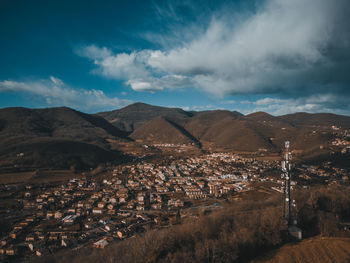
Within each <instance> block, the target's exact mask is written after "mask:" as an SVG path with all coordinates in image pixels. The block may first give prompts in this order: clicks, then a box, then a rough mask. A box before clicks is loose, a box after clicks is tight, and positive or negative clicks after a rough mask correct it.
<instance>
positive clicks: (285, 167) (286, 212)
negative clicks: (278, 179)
mask: <svg viewBox="0 0 350 263" xmlns="http://www.w3.org/2000/svg"><path fill="white" fill-rule="evenodd" d="M284 146H285V149H284V154H283V155H284V160H282V163H281V166H282V180H283V183H282V184H283V193H284V200H283V217H284V218H285V219H286V221H287V222H288V225H292V223H293V222H292V217H291V207H292V200H291V197H290V191H291V187H290V181H291V173H290V170H291V164H290V160H291V153H290V151H289V141H286V142H285V144H284Z"/></svg>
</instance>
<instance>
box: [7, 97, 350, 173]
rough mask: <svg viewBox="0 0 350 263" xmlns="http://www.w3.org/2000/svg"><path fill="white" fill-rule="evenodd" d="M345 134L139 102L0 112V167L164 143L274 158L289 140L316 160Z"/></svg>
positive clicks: (89, 161)
mask: <svg viewBox="0 0 350 263" xmlns="http://www.w3.org/2000/svg"><path fill="white" fill-rule="evenodd" d="M332 126H333V127H332ZM346 129H350V117H348V116H342V115H335V114H329V113H320V114H310V113H295V114H288V115H283V116H272V115H270V114H268V113H265V112H256V113H252V114H249V115H243V114H241V113H239V112H236V111H227V110H213V111H201V112H196V111H184V110H182V109H179V108H166V107H158V106H152V105H148V104H144V103H135V104H132V105H129V106H127V107H125V108H122V109H119V110H114V111H109V112H101V113H97V114H86V113H82V112H79V111H76V110H73V109H70V108H65V107H61V108H47V109H27V108H4V109H0V145H1V147H0V167H8V168H10V167H13V165H15V166H26V167H52V168H63V167H64V168H67V167H71V166H77V167H94V166H96V165H97V164H99V163H103V162H109V161H117V162H123V161H125V160H128V156H127V154H126V153H124V152H122V150H120V149H121V148H120V149H119V148H118V145H119V144H120V145H122V144H165V143H170V144H176V145H183V144H186V145H191V146H193V147H196V148H198V149H206V150H208V149H209V150H225V151H226V150H227V151H235V152H259V151H260V152H271V153H278V152H280V151H281V149H282V147H283V145H284V141H285V140H289V141H291V148H292V149H294V150H297V151H300V152H303V153H304V154H310V153H314V154H315V153H320V154H322V153H324V151H325V149H326V148H327V146H328V145H330V142H331V141H332V140H333V139H334V137H335V131H337V132H338V133H339V131H344V130H346ZM111 141H113V142H114V146H113V147H111V143H110V142H111ZM115 145H117V146H115ZM320 148H324V149H323V150H321V149H320Z"/></svg>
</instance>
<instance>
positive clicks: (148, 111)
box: [97, 103, 193, 133]
mask: <svg viewBox="0 0 350 263" xmlns="http://www.w3.org/2000/svg"><path fill="white" fill-rule="evenodd" d="M97 115H99V116H102V117H103V118H105V119H106V120H108V121H109V122H110V123H112V124H113V125H114V126H116V127H118V128H119V129H121V130H123V131H127V132H130V133H131V132H133V131H134V130H135V129H136V128H137V127H139V126H141V125H142V124H144V123H146V122H147V121H150V120H152V119H154V118H157V117H159V116H166V117H171V118H180V119H181V118H187V117H192V116H193V113H190V112H186V111H184V110H182V109H179V108H166V107H159V106H152V105H148V104H145V103H134V104H131V105H129V106H126V107H125V108H122V109H120V110H114V111H109V112H101V113H98V114H97Z"/></svg>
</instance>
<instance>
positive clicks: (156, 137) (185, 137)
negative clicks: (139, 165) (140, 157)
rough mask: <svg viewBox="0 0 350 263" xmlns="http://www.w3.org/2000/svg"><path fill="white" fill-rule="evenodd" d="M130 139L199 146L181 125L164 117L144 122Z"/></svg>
mask: <svg viewBox="0 0 350 263" xmlns="http://www.w3.org/2000/svg"><path fill="white" fill-rule="evenodd" d="M130 137H131V138H133V139H135V140H143V141H145V142H152V143H172V144H192V143H193V144H199V141H198V140H197V139H196V138H195V137H194V136H193V135H192V134H190V133H189V132H188V131H186V130H185V129H184V128H183V127H182V126H181V125H179V124H177V123H176V122H175V121H172V120H170V119H169V118H166V117H157V118H155V119H152V120H150V121H148V122H146V123H145V124H143V125H141V126H140V127H138V128H137V129H136V130H135V131H134V132H133V133H132V134H131V135H130Z"/></svg>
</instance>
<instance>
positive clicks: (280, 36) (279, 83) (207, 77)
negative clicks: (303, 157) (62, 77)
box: [80, 0, 350, 96]
mask: <svg viewBox="0 0 350 263" xmlns="http://www.w3.org/2000/svg"><path fill="white" fill-rule="evenodd" d="M348 6H349V5H348V4H347V2H346V1H345V0H339V1H337V2H336V3H335V2H334V1H331V0H293V1H286V0H267V1H265V3H264V4H263V5H262V6H261V7H260V8H258V10H257V12H256V13H255V14H253V15H251V16H249V17H246V19H243V20H238V19H235V14H234V12H233V13H232V16H231V19H228V18H227V16H224V18H221V17H220V14H217V15H216V16H215V15H214V18H213V19H212V21H211V23H210V24H209V26H208V28H206V29H205V30H203V33H201V34H193V35H194V38H192V39H188V38H187V37H186V40H187V41H186V42H182V43H180V44H179V45H178V46H177V47H172V45H168V46H170V47H171V48H170V49H167V50H165V49H164V50H141V51H134V52H131V53H129V54H128V53H119V54H113V53H112V52H111V51H110V50H108V49H106V48H105V47H103V48H98V47H96V46H88V47H85V48H84V49H82V51H80V55H82V56H85V57H88V58H90V59H92V60H94V63H95V64H96V65H97V68H98V72H99V74H101V75H103V76H106V77H109V78H115V79H119V80H120V79H121V80H124V81H125V83H126V84H127V85H130V87H131V88H132V89H134V90H137V91H145V90H147V91H157V90H163V89H165V88H186V87H190V86H191V87H196V88H198V89H200V90H203V91H206V92H210V93H213V94H216V95H218V96H225V95H226V94H240V93H261V94H264V93H265V94H266V93H280V94H283V93H295V94H297V93H300V95H301V96H302V95H303V93H308V92H311V91H313V90H314V89H317V90H318V91H319V92H328V91H329V90H328V88H329V85H332V88H333V89H334V92H335V91H337V90H339V89H340V88H341V87H342V86H344V85H347V84H349V79H348V77H346V76H345V74H338V72H342V71H344V67H346V66H347V64H344V63H343V62H339V61H338V59H337V58H336V57H337V56H336V55H335V54H334V52H344V53H345V54H346V52H349V50H350V47H349V43H350V42H349V39H350V38H349V34H348V33H346V32H347V27H346V26H345V25H344V24H346V20H345V21H344V20H342V19H345V18H344V17H345V15H344V14H345V13H346V10H347V8H348ZM238 21H240V22H238ZM177 34H178V33H177ZM339 69H340V70H339ZM325 72H326V73H327V72H328V73H329V74H325ZM333 72H337V74H332V73H333Z"/></svg>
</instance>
